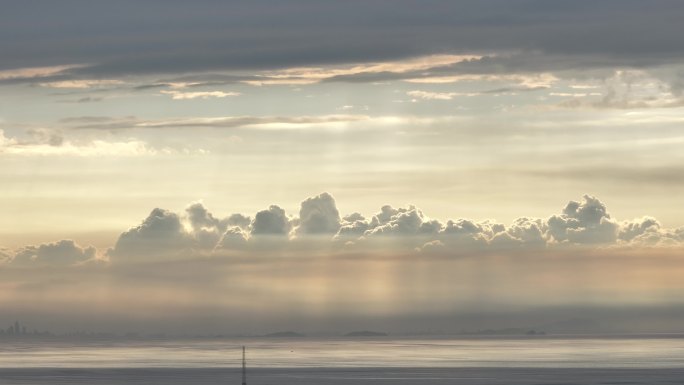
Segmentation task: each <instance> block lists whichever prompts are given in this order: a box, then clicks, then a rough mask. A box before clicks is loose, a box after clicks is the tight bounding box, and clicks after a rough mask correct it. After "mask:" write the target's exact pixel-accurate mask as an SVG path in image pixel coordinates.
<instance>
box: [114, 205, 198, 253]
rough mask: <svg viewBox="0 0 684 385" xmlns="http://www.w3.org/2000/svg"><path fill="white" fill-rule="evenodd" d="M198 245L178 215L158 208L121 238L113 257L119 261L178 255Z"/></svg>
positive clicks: (115, 247) (117, 242) (115, 246)
mask: <svg viewBox="0 0 684 385" xmlns="http://www.w3.org/2000/svg"><path fill="white" fill-rule="evenodd" d="M196 245H197V241H196V240H195V239H194V238H193V237H192V236H191V235H190V234H189V233H188V232H187V231H186V230H185V228H184V227H183V224H182V223H181V218H180V216H179V215H178V214H175V213H173V212H170V211H168V210H163V209H160V208H155V209H154V210H152V212H151V213H150V215H148V216H147V218H145V220H144V221H143V222H142V223H141V224H140V225H138V226H136V227H133V228H131V229H129V230H128V231H126V232H124V233H123V234H121V235H120V236H119V239H118V240H117V241H116V244H115V245H114V247H113V248H112V249H111V250H110V251H109V255H111V256H112V257H115V258H120V257H131V256H143V255H147V256H158V255H178V254H179V253H180V252H182V251H187V250H189V249H192V248H194V247H195V246H196Z"/></svg>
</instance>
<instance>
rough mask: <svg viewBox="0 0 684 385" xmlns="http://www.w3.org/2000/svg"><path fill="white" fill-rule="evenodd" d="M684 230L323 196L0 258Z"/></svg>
mask: <svg viewBox="0 0 684 385" xmlns="http://www.w3.org/2000/svg"><path fill="white" fill-rule="evenodd" d="M682 245H684V227H680V228H675V229H667V228H663V227H662V226H661V224H660V223H659V222H658V221H657V220H656V219H655V218H652V217H643V218H637V219H633V220H626V221H618V220H616V219H614V218H612V217H611V215H610V214H609V213H608V210H607V208H606V206H605V204H603V203H602V202H601V201H600V200H598V199H597V198H595V197H593V196H590V195H585V196H583V197H582V199H581V200H579V201H570V202H569V203H568V204H567V205H566V206H565V207H564V208H563V209H562V210H561V212H560V213H559V214H554V215H551V216H549V217H547V218H529V217H520V218H517V219H516V220H514V221H513V223H511V224H508V225H506V224H503V223H498V222H496V221H492V220H483V221H474V220H470V219H463V218H460V219H449V220H446V221H445V222H442V221H439V220H436V219H432V218H429V217H428V216H426V215H425V214H424V213H423V212H422V211H421V210H420V209H419V208H417V207H415V206H408V207H398V208H395V207H392V206H389V205H385V206H382V207H381V208H380V210H379V211H378V212H377V213H375V214H374V215H372V216H370V217H368V218H367V217H364V216H363V215H362V214H360V213H352V214H349V215H346V216H343V217H341V216H340V213H339V211H338V209H337V206H336V203H335V199H334V198H333V196H332V195H331V194H329V193H322V194H320V195H317V196H314V197H311V198H308V199H306V200H305V201H303V202H302V203H301V208H300V210H299V215H298V216H291V215H288V214H287V213H286V212H285V210H283V209H282V208H281V207H279V206H277V205H271V206H270V207H269V208H267V209H265V210H261V211H259V212H257V213H256V214H255V215H254V216H253V217H249V216H247V215H243V214H232V215H230V216H228V217H225V218H219V217H216V216H215V215H214V214H212V213H211V212H210V211H209V210H208V209H207V208H206V207H205V206H204V205H203V204H202V203H201V202H195V203H192V204H191V205H189V206H188V207H187V208H186V209H185V211H184V212H183V213H174V212H171V211H168V210H164V209H160V208H155V209H154V210H152V211H151V212H150V214H149V215H148V216H147V217H146V218H145V219H144V220H143V221H142V223H140V224H139V225H137V226H134V227H131V228H130V229H128V230H127V231H125V232H124V233H122V234H121V235H120V236H119V238H118V240H117V241H116V243H115V244H114V246H113V247H112V248H110V249H109V250H107V251H101V252H98V251H97V250H96V249H95V248H94V247H92V246H90V247H83V246H79V245H78V244H76V243H75V242H74V241H72V240H62V241H59V242H54V243H46V244H41V245H38V246H26V247H24V248H22V249H19V250H16V251H14V252H12V251H9V250H4V251H0V262H3V261H4V263H5V264H11V265H30V264H39V265H58V266H64V265H79V264H83V263H86V262H93V261H95V262H104V261H111V262H113V263H116V262H122V261H123V262H132V261H144V260H149V259H164V258H171V259H177V258H185V257H189V256H199V255H204V256H211V255H230V254H232V253H235V252H237V253H247V254H248V255H249V254H252V253H253V254H255V257H256V254H259V253H263V252H291V251H297V250H299V251H302V250H305V251H307V252H314V253H321V252H323V253H326V252H361V253H364V252H368V253H377V252H381V253H382V252H400V253H419V254H420V253H427V254H433V253H438V254H441V255H445V256H448V255H453V256H463V255H472V254H479V253H491V252H495V253H501V252H503V253H505V252H516V251H521V250H528V251H533V250H544V249H553V248H561V249H567V248H568V247H584V248H586V247H592V248H595V247H622V248H627V249H640V248H643V247H679V246H682Z"/></svg>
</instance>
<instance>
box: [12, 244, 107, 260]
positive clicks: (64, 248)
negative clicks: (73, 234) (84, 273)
mask: <svg viewBox="0 0 684 385" xmlns="http://www.w3.org/2000/svg"><path fill="white" fill-rule="evenodd" d="M97 259H98V255H97V249H95V248H94V247H93V246H88V247H82V246H79V245H77V244H76V243H75V242H74V241H72V240H69V239H66V240H61V241H58V242H52V243H43V244H41V245H38V246H25V247H23V248H21V249H19V250H18V251H17V252H16V253H15V254H14V256H13V257H12V258H11V264H12V265H20V266H31V265H41V266H70V265H78V264H83V263H85V262H89V261H95V260H97Z"/></svg>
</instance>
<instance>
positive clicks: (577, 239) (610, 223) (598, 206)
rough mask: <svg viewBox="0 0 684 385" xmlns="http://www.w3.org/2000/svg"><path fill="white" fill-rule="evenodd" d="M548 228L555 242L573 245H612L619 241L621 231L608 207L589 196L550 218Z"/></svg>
mask: <svg viewBox="0 0 684 385" xmlns="http://www.w3.org/2000/svg"><path fill="white" fill-rule="evenodd" d="M548 227H549V229H548V231H549V233H550V235H551V236H552V237H553V239H554V240H556V241H557V242H572V243H610V242H613V241H615V240H616V239H617V233H618V230H619V224H618V223H617V222H616V221H614V220H613V219H611V217H610V215H609V214H608V212H607V211H606V206H605V205H604V204H603V203H602V202H601V201H599V200H598V199H596V198H594V197H592V196H589V195H585V196H584V197H583V198H582V201H581V202H576V201H570V202H569V203H568V204H567V206H565V208H564V209H563V213H562V214H560V215H554V216H552V217H551V218H549V220H548Z"/></svg>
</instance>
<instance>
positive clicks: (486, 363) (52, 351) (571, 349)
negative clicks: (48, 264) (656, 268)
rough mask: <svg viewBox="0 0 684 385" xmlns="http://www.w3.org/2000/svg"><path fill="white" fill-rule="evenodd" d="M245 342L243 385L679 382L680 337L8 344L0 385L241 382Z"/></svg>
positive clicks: (682, 369)
mask: <svg viewBox="0 0 684 385" xmlns="http://www.w3.org/2000/svg"><path fill="white" fill-rule="evenodd" d="M243 344H244V345H247V359H248V360H247V363H248V374H249V380H250V381H249V383H250V384H294V383H306V384H309V383H310V384H328V383H330V384H365V383H369V384H370V383H405V382H407V381H409V380H415V381H417V382H419V383H429V384H454V383H459V384H461V383H462V384H484V383H489V384H504V383H506V384H510V383H514V384H538V383H546V384H555V383H557V384H601V383H609V382H608V381H613V382H612V383H615V382H614V381H623V382H621V383H625V384H657V383H673V384H675V383H681V380H680V379H681V378H684V377H682V376H684V339H681V338H621V337H609V338H554V337H541V338H540V337H535V338H498V337H497V338H484V339H479V338H478V339H469V338H465V339H441V338H426V339H422V338H402V339H394V338H378V339H372V340H349V339H336V338H331V339H309V338H307V339H273V340H267V339H218V340H177V341H134V342H130V341H125V342H122V341H90V342H52V343H47V344H45V343H32V342H12V343H5V344H3V345H2V348H1V349H0V384H41V383H50V384H67V383H68V384H92V383H97V384H124V383H141V384H142V383H144V384H162V383H165V384H166V383H173V384H184V383H185V384H196V383H207V384H209V383H239V381H240V372H239V367H240V365H241V361H240V359H241V355H240V353H241V350H240V347H241V346H242V345H243ZM48 378H49V380H48ZM620 379H622V380H620ZM46 381H47V382H46ZM539 381H542V382H539ZM603 381H606V382H603ZM677 381H680V382H677Z"/></svg>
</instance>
